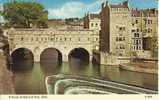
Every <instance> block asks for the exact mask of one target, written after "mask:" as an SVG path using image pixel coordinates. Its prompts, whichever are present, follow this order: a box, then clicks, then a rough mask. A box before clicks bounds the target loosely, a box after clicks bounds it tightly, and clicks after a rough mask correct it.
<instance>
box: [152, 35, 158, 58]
mask: <svg viewBox="0 0 159 100" xmlns="http://www.w3.org/2000/svg"><path fill="white" fill-rule="evenodd" d="M151 52H152V56H153V57H158V39H157V36H153V37H152V38H151Z"/></svg>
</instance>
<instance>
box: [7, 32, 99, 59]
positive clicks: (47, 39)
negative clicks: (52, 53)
mask: <svg viewBox="0 0 159 100" xmlns="http://www.w3.org/2000/svg"><path fill="white" fill-rule="evenodd" d="M7 35H8V40H9V45H10V54H12V53H13V52H14V51H15V50H17V49H19V48H26V49H28V50H30V51H31V52H32V54H33V56H34V61H35V62H39V61H40V55H41V53H42V52H43V51H44V50H45V49H47V48H55V49H56V50H58V51H60V52H61V54H62V61H65V62H67V61H68V55H69V53H70V51H71V50H73V49H75V48H83V49H85V50H86V51H87V52H88V53H89V56H90V57H89V59H90V60H91V59H92V55H93V50H95V49H96V50H97V49H98V47H99V32H98V31H95V30H85V29H71V30H70V29H69V30H68V29H60V30H58V29H10V30H8V31H7Z"/></svg>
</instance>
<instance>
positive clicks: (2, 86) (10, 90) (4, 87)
mask: <svg viewBox="0 0 159 100" xmlns="http://www.w3.org/2000/svg"><path fill="white" fill-rule="evenodd" d="M5 59H6V58H5V56H4V55H3V54H2V53H0V94H15V90H14V84H13V73H12V72H10V71H8V70H7V65H6V60H5Z"/></svg>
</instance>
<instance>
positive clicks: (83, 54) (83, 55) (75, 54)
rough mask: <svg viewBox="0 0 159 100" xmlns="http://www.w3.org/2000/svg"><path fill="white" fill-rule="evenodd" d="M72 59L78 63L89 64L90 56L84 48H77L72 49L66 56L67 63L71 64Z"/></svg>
mask: <svg viewBox="0 0 159 100" xmlns="http://www.w3.org/2000/svg"><path fill="white" fill-rule="evenodd" d="M72 58H75V59H77V60H78V61H80V62H85V63H86V64H88V63H89V59H90V54H89V51H88V50H87V49H85V48H82V47H79V48H74V49H72V50H71V51H70V52H69V54H68V61H69V62H71V60H72Z"/></svg>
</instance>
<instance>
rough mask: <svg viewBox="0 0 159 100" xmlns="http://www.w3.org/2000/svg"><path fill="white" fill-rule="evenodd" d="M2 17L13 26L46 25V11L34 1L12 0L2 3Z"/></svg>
mask: <svg viewBox="0 0 159 100" xmlns="http://www.w3.org/2000/svg"><path fill="white" fill-rule="evenodd" d="M3 16H4V18H5V19H6V20H7V21H8V24H9V26H12V27H15V28H31V27H42V28H44V27H47V24H46V23H47V20H48V12H47V11H46V10H45V9H44V7H43V5H41V4H40V3H37V2H36V1H33V2H31V1H24V0H14V1H12V2H7V3H5V4H4V11H3Z"/></svg>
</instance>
